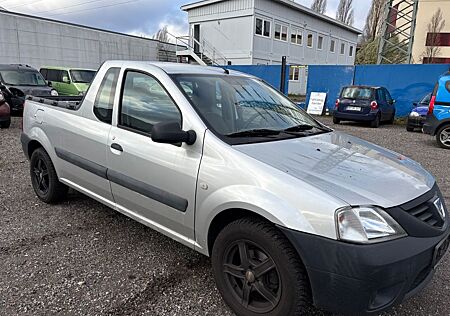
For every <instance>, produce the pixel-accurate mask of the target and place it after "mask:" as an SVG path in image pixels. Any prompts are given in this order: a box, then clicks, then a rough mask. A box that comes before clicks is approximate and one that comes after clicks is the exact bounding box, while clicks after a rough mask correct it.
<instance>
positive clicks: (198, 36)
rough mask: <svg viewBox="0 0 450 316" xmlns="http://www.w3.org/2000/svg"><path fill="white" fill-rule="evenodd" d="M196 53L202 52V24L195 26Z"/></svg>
mask: <svg viewBox="0 0 450 316" xmlns="http://www.w3.org/2000/svg"><path fill="white" fill-rule="evenodd" d="M194 40H195V41H194V53H196V54H197V53H199V52H200V44H199V43H200V24H194Z"/></svg>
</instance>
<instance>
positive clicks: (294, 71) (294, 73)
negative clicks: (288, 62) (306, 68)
mask: <svg viewBox="0 0 450 316" xmlns="http://www.w3.org/2000/svg"><path fill="white" fill-rule="evenodd" d="M299 78H300V68H299V67H298V66H291V67H290V68H289V80H290V81H299Z"/></svg>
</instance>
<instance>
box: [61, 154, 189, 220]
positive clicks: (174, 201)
mask: <svg viewBox="0 0 450 316" xmlns="http://www.w3.org/2000/svg"><path fill="white" fill-rule="evenodd" d="M55 152H56V156H58V157H59V158H61V159H62V160H65V161H67V162H69V163H71V164H73V165H75V166H77V167H80V168H81V169H84V170H86V171H89V172H92V173H93V174H96V175H97V176H99V177H102V178H104V179H107V180H109V181H111V182H114V183H116V184H118V185H120V186H123V187H125V188H127V189H130V190H132V191H134V192H137V193H139V194H142V195H143V196H146V197H148V198H150V199H152V200H155V201H158V202H160V203H162V204H165V205H167V206H170V207H172V208H174V209H176V210H178V211H180V212H186V209H187V207H188V200H186V199H184V198H182V197H179V196H178V195H175V194H173V193H170V192H167V191H164V190H161V189H159V188H156V187H154V186H151V185H149V184H147V183H144V182H142V181H139V180H136V179H133V178H131V177H129V176H126V175H124V174H122V173H119V172H117V171H114V170H111V169H108V168H106V167H104V166H102V165H99V164H97V163H95V162H92V161H90V160H88V159H86V158H83V157H80V156H78V155H75V154H73V153H71V152H68V151H66V150H64V149H61V148H55Z"/></svg>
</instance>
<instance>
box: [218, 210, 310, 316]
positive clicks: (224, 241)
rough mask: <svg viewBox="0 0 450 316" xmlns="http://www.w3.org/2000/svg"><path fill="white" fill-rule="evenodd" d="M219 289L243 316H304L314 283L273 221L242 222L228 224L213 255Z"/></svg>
mask: <svg viewBox="0 0 450 316" xmlns="http://www.w3.org/2000/svg"><path fill="white" fill-rule="evenodd" d="M211 260H212V266H213V272H214V277H215V280H216V284H217V287H218V289H219V291H220V293H221V294H222V296H223V299H224V300H225V302H226V303H227V304H228V305H229V306H230V307H231V308H232V310H233V311H234V312H235V313H236V314H237V315H239V316H256V315H259V316H269V315H270V316H285V315H286V316H288V315H301V314H304V313H305V307H306V306H308V302H309V282H308V279H307V276H306V272H305V269H304V267H303V264H302V262H301V261H300V258H299V257H298V254H297V252H296V251H295V250H294V249H293V247H292V246H291V244H290V242H289V241H288V240H287V239H286V237H285V236H284V235H283V234H282V233H281V232H280V231H279V230H278V229H276V227H274V226H273V225H271V224H270V223H267V222H264V221H261V220H258V219H253V218H243V219H239V220H237V221H234V222H232V223H230V224H229V225H227V226H226V227H225V228H224V229H223V230H222V231H221V232H220V233H219V235H218V237H217V239H216V241H215V243H214V246H213V251H212V256H211Z"/></svg>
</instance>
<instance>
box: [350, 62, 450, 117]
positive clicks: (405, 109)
mask: <svg viewBox="0 0 450 316" xmlns="http://www.w3.org/2000/svg"><path fill="white" fill-rule="evenodd" d="M448 70H449V65H447V64H433V65H361V66H359V65H358V66H356V70H355V79H354V84H355V85H370V86H382V87H386V88H387V89H388V90H389V92H390V93H391V95H392V98H394V100H396V104H395V107H396V111H397V117H402V116H407V115H408V114H409V112H410V111H411V109H412V107H413V105H412V104H413V102H417V101H420V99H421V98H422V97H423V96H424V95H425V94H427V93H430V92H432V91H433V87H434V85H435V83H436V82H437V80H438V78H439V77H440V76H441V75H442V74H444V73H446V72H447V71H448Z"/></svg>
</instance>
